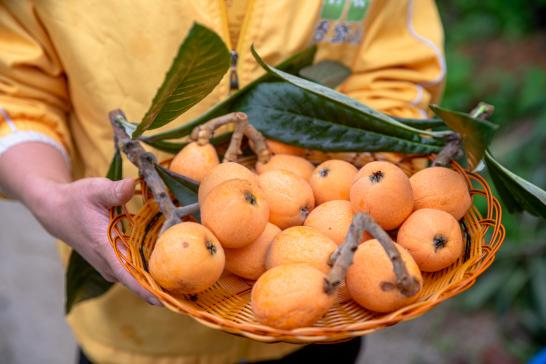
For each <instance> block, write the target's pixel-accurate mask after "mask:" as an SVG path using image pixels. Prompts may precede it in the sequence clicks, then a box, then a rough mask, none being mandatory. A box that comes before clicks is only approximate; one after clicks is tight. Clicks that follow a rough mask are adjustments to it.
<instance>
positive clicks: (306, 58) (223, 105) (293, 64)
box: [146, 46, 317, 142]
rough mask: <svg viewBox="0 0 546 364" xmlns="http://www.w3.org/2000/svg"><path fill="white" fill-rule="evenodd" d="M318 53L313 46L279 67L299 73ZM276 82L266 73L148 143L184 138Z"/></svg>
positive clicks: (288, 59)
mask: <svg viewBox="0 0 546 364" xmlns="http://www.w3.org/2000/svg"><path fill="white" fill-rule="evenodd" d="M316 51H317V48H316V46H312V47H309V48H306V49H304V50H303V51H301V52H298V53H296V54H294V55H293V56H291V57H289V58H287V59H286V60H284V61H282V62H281V63H280V64H279V65H278V66H277V67H278V68H279V69H281V70H284V71H285V72H288V73H297V72H299V70H300V69H302V68H303V67H305V66H307V65H309V64H311V63H313V59H314V57H315V53H316ZM272 80H274V77H273V76H271V75H270V74H268V73H266V74H265V75H263V76H261V77H259V78H257V79H256V80H254V81H252V82H251V83H249V84H248V85H246V86H245V87H243V88H241V89H240V90H238V91H237V92H235V93H233V94H231V95H230V96H229V97H227V98H226V99H225V100H224V101H222V102H220V103H218V104H216V106H214V107H213V108H212V109H210V110H209V111H207V112H206V113H204V114H202V115H201V116H199V117H198V118H197V119H194V120H192V121H190V122H188V123H186V124H184V125H182V126H180V127H178V128H175V129H173V130H169V131H166V132H163V133H159V134H156V135H152V136H149V137H146V138H147V140H148V141H150V142H151V141H158V140H165V139H175V138H182V137H185V136H187V135H189V134H190V133H191V131H192V130H193V128H195V127H196V126H197V125H200V124H203V123H204V122H206V121H208V120H210V119H213V118H215V117H218V116H221V115H225V114H228V113H230V112H232V111H237V110H236V109H235V108H234V107H233V105H234V104H235V103H237V102H239V100H240V99H241V98H242V97H243V96H244V95H245V94H246V93H247V92H248V91H249V90H251V89H252V88H254V87H255V86H256V85H258V84H260V83H263V82H269V81H272Z"/></svg>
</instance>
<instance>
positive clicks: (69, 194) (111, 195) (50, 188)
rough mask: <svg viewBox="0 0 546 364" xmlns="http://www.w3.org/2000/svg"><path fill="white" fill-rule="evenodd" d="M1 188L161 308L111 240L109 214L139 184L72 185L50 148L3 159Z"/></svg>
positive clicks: (92, 181)
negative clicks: (122, 260) (125, 264)
mask: <svg viewBox="0 0 546 364" xmlns="http://www.w3.org/2000/svg"><path fill="white" fill-rule="evenodd" d="M0 187H1V189H2V190H3V191H4V192H5V193H7V194H8V195H9V196H10V197H13V198H16V199H18V200H20V201H22V202H23V203H24V204H25V205H26V206H27V207H28V209H29V210H30V211H32V213H33V214H34V216H35V217H36V219H37V220H38V221H39V222H40V223H41V224H42V226H43V227H44V228H45V229H46V230H47V231H48V232H49V233H50V234H51V235H53V236H55V237H57V238H59V239H61V240H63V241H64V242H66V243H67V244H69V245H70V246H71V247H72V248H74V249H75V250H76V251H77V252H78V253H79V254H80V255H81V256H82V257H83V258H84V259H85V260H87V261H88V262H89V263H90V264H91V265H92V266H93V267H94V268H95V269H96V270H97V271H98V272H99V273H100V274H101V275H102V276H103V277H104V278H105V279H106V280H108V281H110V282H117V281H119V282H121V283H122V284H124V285H125V286H126V287H128V288H129V289H130V290H132V291H133V292H135V293H136V294H138V295H139V296H141V297H142V298H144V299H146V300H147V301H148V302H149V303H152V304H157V300H156V299H155V298H154V297H153V295H151V294H150V293H149V292H148V291H146V290H145V289H144V288H142V287H141V286H140V285H139V284H138V283H137V282H136V281H135V280H134V278H133V277H132V276H131V275H130V274H129V273H128V272H127V271H126V270H125V269H124V268H123V267H122V266H121V264H120V263H119V261H118V259H117V257H116V255H115V253H114V251H113V249H112V247H111V246H110V244H109V243H108V241H107V240H106V231H107V226H108V222H109V215H108V209H109V208H110V207H112V206H118V205H121V204H123V203H125V202H127V201H128V200H129V199H130V198H131V196H132V195H133V190H134V180H133V179H125V180H122V181H117V182H113V181H110V180H108V179H106V178H84V179H81V180H79V181H76V182H70V174H69V171H68V168H67V164H66V161H65V159H64V158H63V155H62V154H61V153H59V151H58V150H57V149H55V148H54V147H52V146H50V145H47V144H45V143H39V142H28V143H22V144H18V145H16V146H14V147H12V148H10V149H9V150H7V151H6V152H5V153H3V154H2V155H1V156H0Z"/></svg>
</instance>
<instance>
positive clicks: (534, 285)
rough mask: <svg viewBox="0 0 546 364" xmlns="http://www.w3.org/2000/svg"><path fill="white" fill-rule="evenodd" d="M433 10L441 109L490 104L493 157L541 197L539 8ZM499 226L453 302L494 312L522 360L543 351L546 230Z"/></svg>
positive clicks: (526, 223) (545, 70)
mask: <svg viewBox="0 0 546 364" xmlns="http://www.w3.org/2000/svg"><path fill="white" fill-rule="evenodd" d="M438 6H439V8H440V13H441V15H442V19H443V22H444V27H445V32H446V56H447V65H448V79H447V85H446V90H445V94H444V99H443V102H442V105H444V106H446V107H448V108H451V109H455V110H470V109H472V107H473V106H475V105H476V104H477V102H478V101H486V102H488V103H490V104H493V105H494V106H495V108H496V110H495V114H494V116H493V117H492V118H491V120H492V121H493V122H495V123H497V124H499V125H500V126H501V128H500V130H499V132H498V134H497V136H496V138H495V140H494V143H493V145H492V148H491V149H492V152H493V154H494V155H495V157H496V158H497V159H498V160H499V161H500V162H501V163H503V164H504V165H505V166H506V167H508V168H509V169H510V170H512V171H514V172H515V173H517V174H518V175H520V176H522V177H524V178H526V179H528V180H530V181H532V182H533V183H534V184H536V185H537V186H539V187H540V188H542V189H545V188H546V64H545V62H546V0H538V1H537V0H535V1H528V0H526V1H524V0H512V1H504V0H482V1H475V0H449V1H439V2H438ZM529 40H532V41H531V42H529ZM529 44H531V46H529ZM533 44H534V46H533ZM491 47H496V48H497V50H498V48H499V47H509V51H504V52H502V51H501V52H500V54H503V55H505V56H506V57H517V58H514V60H513V62H510V59H496V58H494V57H489V56H490V55H492V54H493V55H497V54H499V52H490V51H488V50H490V49H491ZM537 52H538V55H539V57H538V64H537V57H536V55H537ZM540 61H542V64H540ZM490 183H491V182H490ZM503 223H504V225H505V227H506V231H507V235H506V241H505V243H504V245H503V246H502V248H501V250H500V252H499V254H498V257H497V260H496V262H495V263H494V264H493V266H492V267H491V269H490V270H489V271H488V272H487V273H486V274H485V275H484V276H483V277H481V278H480V279H479V280H478V282H477V283H476V285H475V286H474V287H473V288H472V289H471V290H469V291H468V292H467V293H465V294H464V295H462V296H460V298H459V299H458V302H459V303H461V304H462V305H463V307H466V308H469V309H478V308H479V309H484V308H485V309H494V310H495V311H496V312H497V313H498V315H499V317H500V318H502V320H499V322H501V324H502V325H503V327H504V329H505V337H506V344H507V346H508V348H509V349H510V350H511V351H512V353H513V354H515V355H517V356H518V357H519V358H521V359H523V360H525V359H527V358H529V357H530V356H531V355H532V354H533V353H534V352H536V350H537V349H538V348H540V347H544V346H546V222H545V221H544V220H541V219H539V218H535V217H533V216H531V215H528V214H521V215H509V214H507V211H506V210H505V214H504V217H503Z"/></svg>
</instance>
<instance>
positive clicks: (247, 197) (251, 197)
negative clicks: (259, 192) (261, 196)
mask: <svg viewBox="0 0 546 364" xmlns="http://www.w3.org/2000/svg"><path fill="white" fill-rule="evenodd" d="M245 200H246V201H247V202H248V203H250V204H251V205H253V206H254V205H256V204H257V203H258V200H256V196H254V195H253V194H252V193H251V192H248V191H247V192H245Z"/></svg>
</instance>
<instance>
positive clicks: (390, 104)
mask: <svg viewBox="0 0 546 364" xmlns="http://www.w3.org/2000/svg"><path fill="white" fill-rule="evenodd" d="M367 18H368V20H367V21H366V22H367V23H366V24H365V29H364V38H363V41H362V44H361V48H360V50H359V52H358V55H357V57H356V60H355V62H354V64H353V67H352V71H353V73H352V74H351V76H350V77H349V78H348V79H347V80H346V81H345V82H344V83H343V84H342V85H341V87H340V91H341V92H343V93H345V94H347V95H348V96H350V97H353V98H355V99H357V100H359V101H361V102H363V103H364V104H366V105H368V106H370V107H372V108H375V109H377V110H379V111H382V112H385V113H387V114H390V115H394V116H399V117H407V118H423V117H426V116H427V110H428V108H427V105H428V104H429V103H434V102H438V101H439V98H440V95H441V93H442V91H443V85H444V80H445V75H446V65H445V59H444V52H443V30H442V25H441V21H440V17H439V14H438V11H437V8H436V5H435V3H434V1H433V0H403V1H402V0H400V1H372V4H371V5H370V9H369V13H368V17H367Z"/></svg>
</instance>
